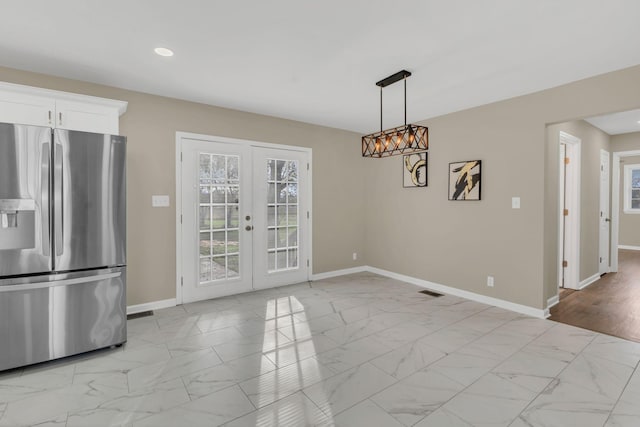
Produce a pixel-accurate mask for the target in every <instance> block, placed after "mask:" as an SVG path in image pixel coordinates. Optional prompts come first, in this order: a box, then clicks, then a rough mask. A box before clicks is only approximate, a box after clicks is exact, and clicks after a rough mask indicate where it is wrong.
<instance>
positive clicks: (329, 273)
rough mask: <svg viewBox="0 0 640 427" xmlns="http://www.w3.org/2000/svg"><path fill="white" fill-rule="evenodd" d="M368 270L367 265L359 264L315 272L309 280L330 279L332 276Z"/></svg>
mask: <svg viewBox="0 0 640 427" xmlns="http://www.w3.org/2000/svg"><path fill="white" fill-rule="evenodd" d="M365 271H369V267H368V266H366V265H361V266H359V267H352V268H345V269H342V270H334V271H327V272H325V273H317V274H312V275H311V280H323V279H331V278H332V277H339V276H346V275H347V274H355V273H362V272H365Z"/></svg>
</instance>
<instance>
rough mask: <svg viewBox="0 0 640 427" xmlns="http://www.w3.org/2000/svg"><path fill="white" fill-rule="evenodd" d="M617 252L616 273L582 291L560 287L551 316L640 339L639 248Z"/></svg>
mask: <svg viewBox="0 0 640 427" xmlns="http://www.w3.org/2000/svg"><path fill="white" fill-rule="evenodd" d="M618 253H619V256H618V272H617V273H608V274H605V275H604V276H602V278H600V280H598V281H597V282H595V283H593V284H592V285H590V286H589V287H587V288H585V289H583V290H581V291H572V290H569V289H563V290H561V292H560V303H559V304H557V305H556V306H555V307H553V308H551V317H550V319H551V320H555V321H556V322H561V323H566V324H569V325H574V326H579V327H581V328H585V329H590V330H592V331H597V332H602V333H604V334H607V335H614V336H617V337H620V338H625V339H628V340H631V341H636V342H640V251H629V250H620V251H619V252H618Z"/></svg>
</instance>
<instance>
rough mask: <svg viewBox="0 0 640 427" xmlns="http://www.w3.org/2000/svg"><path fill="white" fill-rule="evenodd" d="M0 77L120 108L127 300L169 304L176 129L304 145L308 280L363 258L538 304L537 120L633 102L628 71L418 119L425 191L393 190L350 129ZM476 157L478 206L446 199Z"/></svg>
mask: <svg viewBox="0 0 640 427" xmlns="http://www.w3.org/2000/svg"><path fill="white" fill-rule="evenodd" d="M0 80H5V81H9V82H13V83H21V84H28V85H33V86H40V87H48V88H51V89H58V90H65V91H70V92H77V93H85V94H89V95H95V96H102V97H108V98H115V99H122V100H125V101H129V111H128V112H127V113H126V114H125V115H124V116H123V117H122V119H121V131H122V133H123V134H125V135H128V136H129V160H130V161H129V165H128V173H129V190H130V191H129V194H128V202H129V211H128V213H129V225H130V227H129V230H130V232H129V236H128V244H129V255H130V256H129V264H130V265H131V276H130V279H131V287H130V292H129V301H128V303H129V304H137V303H143V302H148V301H155V300H161V299H165V298H173V297H174V296H175V284H174V276H175V211H174V210H173V209H152V208H151V207H150V201H149V199H150V196H151V195H152V194H170V195H171V196H172V204H173V203H174V196H175V194H174V192H175V159H174V157H175V155H174V151H175V150H174V144H175V132H176V131H178V130H180V131H189V132H197V133H204V134H213V135H220V136H229V137H239V138H246V139H256V140H261V141H265V142H275V143H283V144H295V145H302V146H308V147H312V148H313V150H314V153H313V155H314V176H313V182H314V198H313V208H314V247H313V250H314V260H313V261H314V270H315V272H322V271H330V270H336V269H341V268H347V267H352V266H356V265H361V264H368V265H372V266H374V267H379V268H383V269H387V270H390V271H394V272H397V273H402V274H406V275H409V276H413V277H417V278H420V279H424V280H430V281H434V282H438V283H442V284H445V285H448V286H452V287H455V288H459V289H462V290H467V291H472V292H476V293H479V294H483V295H488V296H492V297H496V298H500V299H503V300H506V301H511V302H514V303H519V304H524V305H527V306H530V307H535V308H539V309H542V308H544V307H545V306H546V301H547V298H549V297H550V296H552V295H555V292H556V285H557V283H556V280H557V278H556V274H555V273H556V260H557V212H556V197H555V196H557V194H555V192H556V191H557V178H556V180H555V181H554V178H553V176H551V175H550V174H549V173H548V172H549V171H553V169H554V168H553V167H552V166H553V165H549V164H547V163H548V162H547V161H546V159H547V157H548V151H549V147H548V146H547V145H548V144H546V143H545V140H546V125H547V124H549V123H559V122H566V121H571V120H575V119H577V118H580V117H588V116H594V115H599V114H603V113H609V112H615V111H623V110H630V109H635V108H639V107H640V66H638V67H632V68H629V69H625V70H621V71H617V72H613V73H608V74H605V75H601V76H598V77H594V78H590V79H585V80H581V81H578V82H574V83H571V84H568V85H564V86H560V87H557V88H553V89H549V90H546V91H542V92H538V93H534V94H530V95H525V96H521V97H517V98H513V99H509V100H505V101H501V102H497V103H494V104H489V105H485V106H481V107H477V108H473V109H469V110H465V111H460V112H456V113H452V114H448V115H445V116H441V117H437V118H433V119H429V120H426V121H424V122H423V123H422V124H425V125H427V126H429V130H430V140H431V149H430V150H429V187H427V188H417V189H403V188H402V182H401V177H402V175H401V170H402V159H401V157H393V158H387V159H362V158H360V153H359V149H360V135H358V134H355V133H352V132H345V131H340V130H335V129H328V128H323V127H318V126H311V125H306V124H302V123H296V122H292V121H287V120H281V119H275V118H272V117H265V116H259V115H255V114H249V113H243V112H238V111H232V110H227V109H223V108H216V107H210V106H205V105H200V104H194V103H189V102H183V101H178V100H174V99H168V98H162V97H156V96H151V95H146V94H142V93H137V92H131V91H125V90H121V89H116V88H111V87H105V86H99V85H93V84H88V83H83V82H78V81H72V80H66V79H60V78H55V77H50V76H43V75H38V74H33V73H25V72H22V71H17V70H10V69H6V68H0ZM336 102H340V100H339V99H338V100H336ZM434 102H437V100H435V101H434ZM475 159H480V160H482V161H483V165H482V167H483V172H482V198H483V200H482V201H479V202H449V201H447V179H448V177H447V174H448V171H447V169H448V163H449V162H453V161H461V160H475ZM512 196H520V197H521V198H522V209H519V210H512V209H511V197H512ZM158 230H163V232H161V233H159V232H158ZM354 251H357V252H359V253H362V254H363V255H364V256H363V257H361V258H360V259H359V260H358V261H357V262H353V261H352V260H351V253H352V252H354ZM489 274H490V275H493V276H495V279H496V282H495V287H493V288H489V287H487V286H486V276H487V275H489ZM545 285H548V286H545ZM549 289H551V290H552V291H551V292H550V291H549Z"/></svg>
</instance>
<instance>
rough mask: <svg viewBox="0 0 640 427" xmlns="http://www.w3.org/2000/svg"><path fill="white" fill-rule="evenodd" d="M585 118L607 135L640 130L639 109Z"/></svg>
mask: <svg viewBox="0 0 640 427" xmlns="http://www.w3.org/2000/svg"><path fill="white" fill-rule="evenodd" d="M585 120H586V121H587V122H589V123H591V124H592V125H593V126H595V127H597V128H599V129H601V130H603V131H604V132H606V133H608V134H609V135H619V134H621V133H630V132H640V110H631V111H623V112H621V113H613V114H606V115H603V116H597V117H590V118H588V119H585Z"/></svg>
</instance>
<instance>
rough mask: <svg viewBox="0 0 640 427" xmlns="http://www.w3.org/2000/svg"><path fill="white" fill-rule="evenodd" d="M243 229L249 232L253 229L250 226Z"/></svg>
mask: <svg viewBox="0 0 640 427" xmlns="http://www.w3.org/2000/svg"><path fill="white" fill-rule="evenodd" d="M244 229H245V230H247V231H251V230H253V227H252V226H251V225H247V226H246V227H245V228H244Z"/></svg>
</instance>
